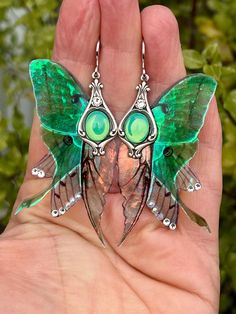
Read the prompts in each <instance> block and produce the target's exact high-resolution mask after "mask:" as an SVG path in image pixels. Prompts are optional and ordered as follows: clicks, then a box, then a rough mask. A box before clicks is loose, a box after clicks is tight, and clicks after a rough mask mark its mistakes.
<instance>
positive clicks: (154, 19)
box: [142, 6, 221, 234]
mask: <svg viewBox="0 0 236 314" xmlns="http://www.w3.org/2000/svg"><path fill="white" fill-rule="evenodd" d="M142 33H143V37H144V41H145V43H146V58H145V62H146V69H147V73H148V74H149V75H150V86H151V90H152V93H151V99H152V100H154V99H155V98H156V97H157V96H158V95H160V94H161V93H162V92H163V91H164V90H165V89H166V88H169V87H170V86H171V85H172V84H174V83H175V82H176V81H178V80H179V79H181V78H182V77H184V76H185V74H186V70H185V67H184V62H183V57H182V51H181V44H180V40H179V30H178V24H177V21H176V19H175V17H174V15H173V14H172V12H171V11H170V10H169V9H167V8H166V7H163V6H152V7H149V8H147V9H145V10H144V11H143V12H142ZM220 142H221V127H220V122H219V115H218V112H217V108H216V105H215V104H212V105H211V106H210V109H209V112H208V114H207V118H206V121H205V125H204V127H203V130H202V132H201V134H200V144H199V148H198V151H197V154H196V156H195V157H194V158H193V160H192V162H191V165H192V167H193V169H194V171H195V172H196V174H197V175H198V176H199V177H200V180H201V181H202V183H203V189H204V191H203V189H202V190H201V191H199V192H194V193H191V194H189V193H184V194H183V195H182V197H183V201H184V202H185V203H186V204H187V205H189V207H191V209H193V210H195V211H196V212H198V213H199V214H200V215H202V216H204V217H205V218H206V219H207V220H208V221H209V224H210V225H211V226H210V227H212V228H213V229H214V230H215V231H216V232H215V234H217V226H218V215H219V199H220V197H219V195H220V194H221V144H220ZM213 151H214V154H212V152H213ZM212 191H215V192H216V193H217V194H218V195H217V197H216V195H215V194H216V193H215V192H213V193H212ZM211 208H214V209H215V211H214V214H212V212H211ZM180 216H181V217H180V221H181V223H179V225H180V224H181V226H183V229H184V228H189V229H190V230H191V231H193V230H195V231H197V230H198V231H199V227H198V226H196V225H194V224H193V223H191V222H190V221H189V219H188V218H187V217H186V216H185V215H183V214H182V213H180ZM196 228H197V229H196Z"/></svg>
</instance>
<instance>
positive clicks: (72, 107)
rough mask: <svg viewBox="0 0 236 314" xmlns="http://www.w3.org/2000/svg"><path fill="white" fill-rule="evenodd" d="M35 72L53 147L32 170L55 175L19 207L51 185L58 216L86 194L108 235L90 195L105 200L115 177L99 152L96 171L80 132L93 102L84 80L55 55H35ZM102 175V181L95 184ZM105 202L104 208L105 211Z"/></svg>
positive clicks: (43, 118)
mask: <svg viewBox="0 0 236 314" xmlns="http://www.w3.org/2000/svg"><path fill="white" fill-rule="evenodd" d="M30 76H31V80H32V84H33V89H34V95H35V99H36V108H37V113H38V116H39V118H40V123H41V128H42V138H43V141H44V143H45V144H46V145H47V147H48V150H49V153H48V154H47V155H46V156H44V157H43V158H42V159H41V160H40V161H39V162H38V164H37V165H36V166H35V167H34V168H33V169H32V175H34V176H38V177H39V178H44V177H46V178H50V177H52V182H51V183H50V184H49V186H48V187H47V188H46V189H45V190H43V191H42V192H40V193H39V194H37V195H35V196H33V197H31V198H29V199H27V200H25V201H23V202H22V203H21V204H20V205H19V207H18V208H17V210H16V213H18V212H20V211H21V210H22V209H23V208H25V207H26V208H29V207H32V206H34V205H36V204H37V203H38V202H40V201H41V200H42V199H43V198H44V197H45V196H46V195H47V194H48V193H49V192H50V191H51V206H52V207H51V213H52V216H54V217H57V216H60V215H63V214H64V213H65V212H66V211H67V210H68V209H69V208H70V207H72V206H73V205H74V204H75V203H76V202H77V201H78V200H79V199H80V198H81V196H82V198H83V199H84V201H85V204H86V208H87V211H88V213H89V218H90V220H91V223H92V225H93V227H94V228H95V230H96V232H97V233H98V235H99V237H100V238H102V236H101V230H100V219H99V218H97V216H96V215H95V214H94V213H95V212H96V210H97V207H96V206H97V205H98V204H95V203H92V202H91V201H90V200H87V198H88V195H89V197H90V196H91V195H93V199H95V200H98V199H99V200H101V203H100V204H102V205H104V194H105V193H106V192H107V191H108V185H109V183H110V184H111V182H112V179H111V169H109V168H108V167H106V168H104V165H103V164H104V162H101V160H100V159H101V158H99V157H96V163H97V164H99V167H97V168H96V171H97V173H98V175H97V176H96V175H95V174H94V173H91V167H92V166H94V164H95V160H93V159H92V156H91V155H90V156H91V158H90V159H88V153H87V152H88V151H90V148H88V146H87V145H86V146H85V145H84V142H83V140H82V139H81V137H80V136H79V135H78V124H79V122H80V120H81V117H82V115H83V113H84V112H85V109H86V107H87V105H88V96H87V95H86V94H85V92H84V91H83V89H82V87H81V85H80V84H79V83H78V82H76V81H75V79H74V78H73V77H72V76H71V75H70V74H69V73H68V72H67V71H66V70H65V69H64V68H63V67H62V66H61V65H59V64H57V63H54V62H52V61H50V60H34V61H32V62H31V64H30ZM83 152H84V158H83ZM88 160H89V161H88ZM88 164H90V166H91V167H90V168H89V167H88ZM100 165H103V166H102V167H101V166H100ZM88 168H89V169H88ZM93 171H95V167H94V168H93ZM99 171H103V175H104V177H106V179H105V180H104V182H105V183H104V182H103V181H102V179H101V177H102V176H101V175H100V176H99ZM85 173H88V175H85ZM98 176H99V178H100V181H99V183H98V182H96V184H94V180H95V181H96V180H98ZM86 180H87V181H86ZM109 180H110V181H109ZM108 181H109V183H108ZM101 182H102V183H101ZM102 205H101V206H100V208H99V213H100V214H101V213H102V208H103V206H102ZM95 216H96V219H95Z"/></svg>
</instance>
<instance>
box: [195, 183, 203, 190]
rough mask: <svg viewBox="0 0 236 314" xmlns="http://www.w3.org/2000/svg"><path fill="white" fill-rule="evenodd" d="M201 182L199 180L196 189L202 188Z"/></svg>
mask: <svg viewBox="0 0 236 314" xmlns="http://www.w3.org/2000/svg"><path fill="white" fill-rule="evenodd" d="M201 187H202V186H201V183H200V182H197V183H196V184H195V190H197V191H198V190H200V189H201Z"/></svg>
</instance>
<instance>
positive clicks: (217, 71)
mask: <svg viewBox="0 0 236 314" xmlns="http://www.w3.org/2000/svg"><path fill="white" fill-rule="evenodd" d="M203 72H204V73H205V74H207V75H210V76H212V77H214V78H215V79H216V80H217V81H219V80H220V79H221V74H222V65H221V64H214V65H209V64H206V65H204V67H203Z"/></svg>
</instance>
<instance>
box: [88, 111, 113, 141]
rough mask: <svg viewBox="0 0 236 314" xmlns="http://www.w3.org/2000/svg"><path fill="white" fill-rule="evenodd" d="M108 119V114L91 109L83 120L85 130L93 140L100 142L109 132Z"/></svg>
mask: <svg viewBox="0 0 236 314" xmlns="http://www.w3.org/2000/svg"><path fill="white" fill-rule="evenodd" d="M109 131H110V121H109V118H108V116H107V115H106V114H105V113H104V112H102V111H99V110H95V111H92V112H91V113H89V114H88V116H87V118H86V120H85V132H86V135H87V136H88V138H89V139H90V140H92V141H93V142H102V141H103V140H104V139H105V138H106V137H107V136H108V134H109Z"/></svg>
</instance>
